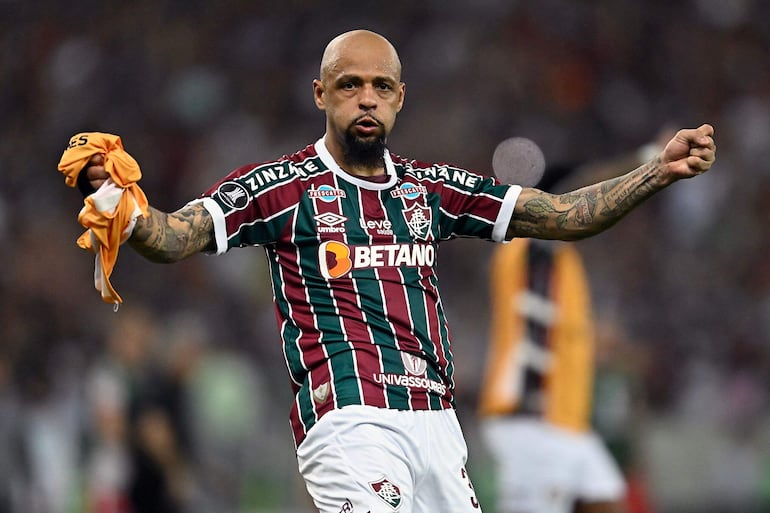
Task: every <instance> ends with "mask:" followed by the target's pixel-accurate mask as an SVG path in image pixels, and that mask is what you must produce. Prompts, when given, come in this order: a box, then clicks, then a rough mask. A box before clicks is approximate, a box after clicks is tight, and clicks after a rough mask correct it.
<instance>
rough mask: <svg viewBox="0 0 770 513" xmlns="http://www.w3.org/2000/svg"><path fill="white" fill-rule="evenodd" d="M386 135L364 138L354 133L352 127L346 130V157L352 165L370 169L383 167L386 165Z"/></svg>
mask: <svg viewBox="0 0 770 513" xmlns="http://www.w3.org/2000/svg"><path fill="white" fill-rule="evenodd" d="M384 153H385V137H384V136H377V137H375V138H374V139H362V138H360V137H358V136H357V135H355V134H354V133H353V129H352V127H351V128H350V129H348V130H345V146H344V159H345V163H347V164H348V165H351V166H357V167H364V168H369V169H374V168H381V167H383V166H384V165H385V162H384V160H383V154H384Z"/></svg>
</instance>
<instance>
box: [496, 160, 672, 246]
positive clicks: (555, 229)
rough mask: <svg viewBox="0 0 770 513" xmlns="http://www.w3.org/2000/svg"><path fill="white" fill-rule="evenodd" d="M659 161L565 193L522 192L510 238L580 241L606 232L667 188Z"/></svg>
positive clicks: (509, 233) (512, 222)
mask: <svg viewBox="0 0 770 513" xmlns="http://www.w3.org/2000/svg"><path fill="white" fill-rule="evenodd" d="M659 165H660V161H659V160H655V161H653V162H651V163H648V164H645V165H643V166H641V167H639V168H637V169H635V170H634V171H631V172H630V173H628V174H626V175H624V176H620V177H617V178H613V179H610V180H607V181H604V182H600V183H598V184H594V185H589V186H588V187H583V188H582V189H578V190H576V191H572V192H567V193H564V194H549V193H546V192H543V191H539V190H536V189H528V190H525V191H523V192H522V195H521V197H520V199H519V201H518V202H517V204H516V210H515V213H514V216H513V219H512V220H511V224H510V226H509V227H508V230H509V232H508V235H509V237H535V238H541V239H562V240H577V239H582V238H585V237H589V236H591V235H595V234H597V233H599V232H602V231H604V230H606V229H607V228H609V227H610V226H612V225H613V224H615V223H616V222H618V221H619V220H620V219H621V218H622V217H623V216H625V215H626V214H628V213H629V212H630V211H631V210H633V209H634V208H635V207H637V206H638V205H639V204H641V203H642V202H643V201H644V200H646V199H647V198H649V197H650V196H652V195H653V194H654V193H655V192H657V191H658V190H660V189H662V188H663V184H662V183H660V181H659V180H658V179H657V174H656V168H657V166H659Z"/></svg>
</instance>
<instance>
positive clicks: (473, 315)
mask: <svg viewBox="0 0 770 513" xmlns="http://www.w3.org/2000/svg"><path fill="white" fill-rule="evenodd" d="M768 20H770V3H767V2H762V1H760V0H754V1H752V0H731V1H730V2H724V1H720V0H686V1H673V2H671V1H668V0H667V1H662V0H645V1H641V2H638V1H631V0H623V1H609V0H602V1H595V2H583V1H568V0H541V1H538V2H523V1H518V2H516V1H504V0H478V1H474V2H460V1H455V0H451V1H423V2H410V1H406V0H399V1H394V2H389V3H385V2H379V3H373V2H372V3H369V2H359V3H355V2H344V1H327V2H304V1H297V0H286V1H284V2H261V1H230V2H204V1H202V0H190V1H157V0H138V1H134V2H104V1H101V2H97V1H91V0H79V1H74V2H67V3H63V2H54V1H50V0H41V1H38V2H23V1H19V0H0V84H2V88H1V89H0V170H2V178H3V181H4V184H3V187H2V188H0V245H1V247H2V255H3V257H2V261H3V271H4V272H3V273H2V275H0V280H1V281H0V455H1V456H0V488H2V490H0V501H3V505H2V506H0V507H2V508H4V509H3V511H6V510H7V511H27V512H40V513H47V512H56V513H59V512H61V513H65V512H73V511H80V510H82V509H83V508H84V507H85V506H84V505H85V504H86V502H87V498H88V493H86V492H84V490H88V489H89V487H93V486H96V485H98V484H99V483H101V481H104V478H103V476H104V475H105V474H104V472H106V471H105V469H109V468H112V467H110V466H109V464H105V465H107V466H106V467H98V465H97V466H96V467H95V463H94V453H95V451H94V447H97V446H98V445H99V443H98V442H99V441H98V440H97V438H98V437H97V436H96V435H95V431H94V424H93V422H92V414H91V413H92V409H93V407H94V404H95V403H97V402H98V403H99V404H105V403H106V404H107V405H108V407H109V406H113V407H117V408H118V409H119V407H120V404H121V403H120V397H121V391H120V390H112V391H111V392H110V390H111V389H110V388H109V387H106V388H105V386H102V385H100V386H97V384H98V383H102V382H101V381H100V380H106V381H105V382H108V383H109V382H111V383H114V382H115V381H114V380H113V381H110V371H111V370H114V369H115V368H119V367H120V366H119V365H116V364H115V361H116V360H117V359H119V358H120V357H121V355H122V357H124V358H127V356H126V355H127V354H129V355H130V354H133V358H135V359H137V360H138V361H141V362H144V363H142V365H143V366H145V367H146V366H149V365H154V366H157V367H159V368H160V369H163V370H164V372H166V377H167V378H168V377H169V376H174V377H180V376H181V377H183V378H181V377H180V378H179V380H178V381H177V382H176V383H177V385H178V387H177V388H176V389H175V390H176V392H177V393H178V394H181V396H185V397H188V398H190V401H189V402H186V403H181V402H179V401H176V402H174V401H171V404H172V405H176V409H177V410H179V409H181V406H182V405H183V404H184V405H187V406H186V407H188V408H189V410H187V411H186V413H185V415H188V416H187V417H186V418H187V420H186V421H185V424H186V425H187V427H188V428H189V429H190V433H187V434H186V435H184V437H183V438H185V440H187V438H188V437H189V440H191V442H190V443H189V445H185V447H189V449H188V450H189V454H194V455H195V459H194V461H195V462H196V463H195V464H194V465H193V467H192V471H191V475H192V476H193V477H194V478H195V479H197V480H198V482H199V483H205V485H204V484H201V485H200V486H198V487H196V488H197V489H198V491H199V494H200V496H199V497H197V498H196V499H195V500H194V501H193V502H194V503H195V504H196V505H197V507H193V508H192V509H191V510H192V511H195V510H206V511H243V512H254V513H259V512H283V513H304V512H307V511H311V509H310V508H309V505H308V503H307V502H306V499H305V498H304V495H303V490H302V488H301V484H300V482H299V479H298V477H297V475H296V470H295V461H294V457H293V454H292V445H291V440H290V438H289V430H288V427H287V421H286V416H287V408H288V405H289V401H290V397H289V393H288V383H287V378H286V376H285V370H284V367H283V363H282V359H281V357H280V353H279V347H278V343H277V339H276V331H275V327H274V318H273V312H272V307H271V306H270V296H271V292H270V287H269V284H268V283H267V282H266V277H267V276H266V273H265V269H264V265H263V256H262V255H261V251H259V250H257V251H252V250H240V251H234V252H232V253H231V254H230V255H228V256H226V257H219V258H210V257H203V256H199V257H195V258H192V259H189V260H188V261H185V262H183V263H180V264H176V265H174V266H170V267H169V266H159V265H153V264H149V263H146V262H144V261H143V260H141V259H140V258H139V257H138V256H136V255H135V254H133V253H132V252H131V251H128V250H126V251H123V252H122V253H121V255H120V259H119V263H118V266H117V270H116V272H115V274H114V276H113V284H114V285H115V287H116V288H117V290H118V292H119V293H121V294H122V295H123V298H124V300H125V305H124V306H123V307H122V308H121V310H120V311H119V312H118V313H117V314H114V313H113V312H112V310H111V308H110V307H109V306H108V305H106V304H104V303H102V302H101V301H100V299H99V297H98V294H97V293H96V291H95V290H94V289H93V288H92V272H93V267H92V265H93V261H92V258H91V256H90V255H88V254H86V253H84V252H83V251H81V250H80V249H79V248H77V247H76V245H75V239H76V238H77V236H78V235H79V234H80V233H81V232H82V228H81V227H80V226H79V225H78V223H77V221H76V213H77V211H78V210H79V208H80V206H81V199H80V197H79V195H78V193H77V192H76V191H71V190H67V189H66V188H65V187H64V184H63V177H62V176H61V175H59V174H58V173H57V172H56V170H55V167H56V163H57V162H58V159H59V157H60V156H61V152H62V150H63V148H64V145H65V143H66V141H67V140H68V138H69V136H70V135H71V134H73V133H75V132H77V131H92V130H94V131H97V130H98V131H106V132H111V133H116V134H119V135H121V136H122V138H123V141H124V144H125V147H126V149H127V150H128V151H129V152H130V153H131V154H133V155H134V156H135V157H136V158H137V160H138V161H139V162H140V164H141V165H142V168H143V171H144V178H143V180H142V182H141V185H142V187H143V188H144V190H145V192H146V193H147V194H148V196H149V198H150V200H151V202H152V203H153V204H154V205H155V206H156V207H159V208H161V209H166V210H170V209H176V208H178V207H179V206H181V205H182V204H183V203H184V202H185V201H187V200H188V199H190V198H192V197H194V196H196V195H197V194H199V193H200V192H201V191H202V190H203V189H204V188H206V187H207V186H208V185H209V184H211V183H212V182H213V181H214V180H215V179H217V178H219V177H220V176H221V175H223V174H224V173H225V172H226V171H228V170H230V169H231V168H234V167H236V166H238V165H240V164H243V163H247V162H253V161H259V160H263V159H267V158H271V157H274V156H277V155H279V154H282V153H285V152H290V151H293V150H295V149H298V148H300V147H301V146H303V145H305V144H306V143H308V142H311V141H314V140H315V138H316V137H318V136H319V135H320V134H321V133H322V131H323V126H324V125H323V116H322V114H321V113H319V112H318V111H317V110H316V109H315V106H314V104H313V102H312V98H311V81H312V79H313V78H314V77H315V76H316V75H317V66H318V61H319V58H320V54H321V52H322V50H323V46H324V45H325V43H326V42H327V41H328V40H329V39H330V38H331V37H333V36H334V35H336V34H337V33H339V32H341V31H344V30H348V29H351V28H359V27H365V28H370V29H373V30H376V31H379V32H381V33H383V34H385V35H386V36H387V37H389V38H390V39H391V40H392V41H393V42H394V43H395V45H396V46H397V48H398V49H399V52H400V54H401V58H402V61H403V62H404V80H405V81H406V83H407V100H406V105H405V109H404V111H403V113H402V114H401V116H400V118H399V122H398V124H397V127H396V130H395V132H394V134H393V136H392V138H391V141H390V146H391V148H392V149H393V151H395V152H396V153H399V154H402V155H406V156H410V157H416V158H420V159H423V160H433V159H437V160H443V161H449V162H453V163H456V164H459V165H462V166H466V167H469V168H472V169H476V170H478V171H480V172H483V173H488V172H489V170H490V168H491V155H492V151H493V149H494V147H495V145H496V143H497V142H498V141H499V140H500V139H502V138H504V137H507V136H510V135H519V136H526V137H530V138H532V139H534V140H535V141H537V142H538V143H539V144H540V145H541V146H542V147H543V149H544V151H545V154H546V156H547V158H548V159H550V160H573V159H592V158H596V157H604V156H612V155H616V154H618V153H621V152H626V151H632V150H633V149H634V148H636V147H638V146H640V145H641V144H644V143H645V142H647V141H648V140H649V139H650V138H652V137H654V135H655V134H656V133H657V131H658V130H659V129H660V128H661V127H662V126H665V125H672V126H676V127H679V126H697V125H699V124H700V123H702V122H709V123H712V124H713V125H714V126H715V127H716V134H717V143H718V146H719V153H718V162H717V164H716V165H715V166H714V169H712V171H711V172H710V173H709V174H707V175H705V176H702V177H699V178H697V179H696V180H693V181H691V182H689V183H687V184H677V185H675V186H673V187H672V188H671V189H669V190H667V191H665V192H664V193H663V194H661V195H659V196H656V197H654V198H653V199H652V200H650V201H649V203H648V204H646V205H645V206H644V207H643V208H642V209H640V210H638V211H636V212H634V213H632V214H631V215H630V216H629V217H628V218H627V219H626V220H625V221H624V222H623V223H621V224H620V225H618V226H616V227H614V228H613V229H612V230H610V231H609V232H607V233H605V234H602V235H601V236H598V237H596V238H594V239H591V240H588V241H583V242H580V243H578V245H579V247H580V249H581V251H583V253H584V255H586V257H587V258H588V260H589V267H590V271H591V276H592V279H593V282H594V295H595V301H596V304H597V309H598V311H599V313H600V315H601V317H602V319H603V321H602V326H603V333H605V337H604V338H603V340H604V343H603V345H602V347H603V349H602V353H601V358H600V363H601V366H600V375H599V381H598V385H599V392H598V393H599V395H598V397H597V406H598V408H597V422H598V425H599V427H600V429H601V431H602V433H603V434H604V435H605V436H606V437H607V439H608V440H609V441H610V442H611V443H612V444H613V448H614V449H615V450H616V452H617V454H619V457H621V458H622V459H623V461H624V465H626V466H627V468H628V469H632V470H633V472H634V475H635V476H637V477H638V478H639V479H640V482H642V483H643V484H644V486H645V487H646V490H647V492H648V495H647V500H648V502H649V508H648V509H647V511H649V512H658V513H688V512H691V511H692V512H694V511H699V512H703V513H721V512H724V513H728V512H741V513H751V512H760V511H770V415H769V414H768V412H769V411H770V410H769V409H768V403H769V402H770V393H769V391H770V335H769V334H770V262H769V261H768V254H770V229H768V227H769V226H770V209H768V208H767V198H768V197H769V196H770V23H769V22H768ZM491 249H492V245H491V244H486V243H479V242H477V241H469V242H466V241H456V242H453V243H449V244H446V245H444V247H443V250H442V253H441V258H440V266H441V275H440V276H441V277H442V282H443V286H444V294H445V296H444V301H445V303H446V304H447V309H448V311H449V314H450V322H453V323H454V324H453V326H454V338H455V353H456V357H457V359H458V362H459V365H458V376H457V381H458V387H459V401H460V414H461V418H462V421H463V423H464V426H465V429H466V432H467V435H468V443H469V445H470V449H471V460H470V465H469V466H470V467H471V469H472V470H471V471H472V475H474V476H475V479H474V480H475V484H476V487H477V489H478V491H479V495H480V497H481V498H482V500H483V499H484V497H488V496H489V494H492V493H494V490H491V489H489V487H488V485H487V484H486V483H487V482H488V477H489V469H488V466H487V461H486V456H485V454H484V451H483V449H482V448H481V447H480V445H479V441H478V438H477V434H476V431H475V425H474V422H475V419H474V418H473V409H474V406H475V405H474V402H475V394H476V390H477V386H478V373H479V372H480V367H481V364H482V357H483V354H484V350H483V349H484V348H485V345H486V342H485V339H486V335H487V331H486V329H487V328H486V316H487V312H486V308H485V302H486V299H487V298H486V294H487V284H486V274H485V272H486V263H487V258H488V256H489V252H490V250H491ZM148 311H149V312H151V313H148ZM133 316H137V317H133ZM121 319H122V320H124V321H125V320H129V321H131V320H132V319H136V320H135V321H133V322H134V326H141V327H142V328H143V329H145V330H146V331H144V332H142V333H139V334H138V335H137V337H138V340H140V341H141V340H144V341H145V342H146V344H147V347H144V348H142V347H139V346H141V344H138V345H137V347H133V349H131V350H129V351H125V348H123V350H121V349H120V348H119V346H120V340H118V341H117V342H116V341H115V339H121V338H123V339H125V340H133V339H131V335H130V334H127V332H126V331H121V329H124V328H121V326H120V324H121V322H122V321H121ZM130 323H131V322H129V324H130ZM190 327H192V328H193V329H189V328H190ZM121 351H122V352H121ZM132 351H133V352H132ZM145 358H146V360H144V359H145ZM110 362H111V363H110ZM113 377H114V374H113ZM117 382H119V381H117ZM105 390H107V391H105ZM100 401H101V402H100ZM172 409H173V407H172ZM167 413H169V412H167ZM172 413H173V414H176V413H178V412H170V413H169V415H171V414H172ZM180 436H182V435H180ZM105 461H108V462H109V461H111V460H110V459H109V458H106V460H105ZM102 463H103V462H102ZM113 463H114V462H113ZM103 464H104V463H103ZM94 468H100V469H101V470H100V471H99V472H96V471H95V470H94ZM100 472H101V474H100ZM100 475H101V476H102V478H99V476H100ZM100 479H101V481H100ZM102 484H103V483H102ZM8 497H10V500H9V499H8ZM482 504H483V502H482ZM487 510H488V511H492V508H491V507H489V506H487Z"/></svg>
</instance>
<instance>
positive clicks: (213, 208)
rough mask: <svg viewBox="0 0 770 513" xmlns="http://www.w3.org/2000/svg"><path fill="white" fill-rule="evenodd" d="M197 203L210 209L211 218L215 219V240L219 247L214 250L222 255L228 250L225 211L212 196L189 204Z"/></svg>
mask: <svg viewBox="0 0 770 513" xmlns="http://www.w3.org/2000/svg"><path fill="white" fill-rule="evenodd" d="M196 203H202V204H203V208H205V209H206V210H208V212H209V214H210V215H211V220H212V221H214V241H215V242H216V245H217V249H216V251H215V252H214V254H215V255H222V254H224V253H226V252H227V250H228V247H227V227H226V226H225V213H224V212H223V211H222V208H221V207H220V206H219V204H218V203H217V202H216V201H214V200H213V199H211V198H200V199H196V200H192V201H191V202H189V203H188V205H195V204H196Z"/></svg>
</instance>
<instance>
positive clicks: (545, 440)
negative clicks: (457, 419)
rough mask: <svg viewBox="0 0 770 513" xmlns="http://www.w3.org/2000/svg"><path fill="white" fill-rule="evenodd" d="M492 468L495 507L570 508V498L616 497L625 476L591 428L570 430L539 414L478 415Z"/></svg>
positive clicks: (561, 512) (525, 511)
mask: <svg viewBox="0 0 770 513" xmlns="http://www.w3.org/2000/svg"><path fill="white" fill-rule="evenodd" d="M481 427H482V433H483V436H484V439H485V442H486V445H487V449H488V451H489V453H490V454H491V456H492V458H493V459H494V461H495V463H496V465H497V468H496V475H497V476H498V477H497V488H498V505H497V511H499V512H500V513H505V512H507V511H515V512H519V513H535V512H536V513H570V512H572V511H573V504H574V503H575V501H576V500H584V501H588V502H604V501H621V500H623V498H624V496H625V488H626V487H625V482H624V480H623V476H622V474H621V472H620V469H619V468H618V466H617V464H616V463H615V460H614V459H613V458H612V456H611V455H610V453H609V451H608V450H607V449H606V447H605V446H604V444H603V443H602V442H601V440H600V439H599V437H598V436H596V435H595V434H594V433H591V432H589V433H576V432H572V431H568V430H565V429H561V428H558V427H555V426H553V425H551V424H548V423H546V422H543V421H541V420H539V419H533V418H526V417H500V418H494V419H487V420H483V421H482V425H481Z"/></svg>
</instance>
